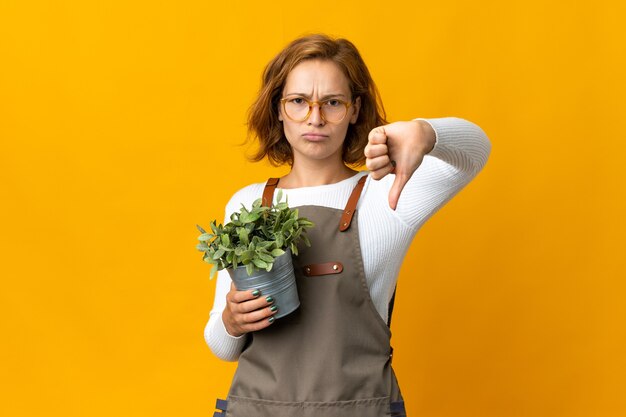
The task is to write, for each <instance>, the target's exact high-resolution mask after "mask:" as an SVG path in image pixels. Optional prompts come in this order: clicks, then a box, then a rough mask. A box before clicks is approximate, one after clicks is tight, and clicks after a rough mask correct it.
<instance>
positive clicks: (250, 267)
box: [246, 263, 254, 276]
mask: <svg viewBox="0 0 626 417" xmlns="http://www.w3.org/2000/svg"><path fill="white" fill-rule="evenodd" d="M246 272H247V273H248V276H250V275H252V274H253V273H254V265H253V264H251V263H250V264H248V265H246Z"/></svg>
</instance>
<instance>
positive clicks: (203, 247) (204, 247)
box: [196, 242, 209, 252]
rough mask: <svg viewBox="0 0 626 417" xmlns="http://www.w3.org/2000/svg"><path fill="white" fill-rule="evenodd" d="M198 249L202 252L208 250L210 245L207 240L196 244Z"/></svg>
mask: <svg viewBox="0 0 626 417" xmlns="http://www.w3.org/2000/svg"><path fill="white" fill-rule="evenodd" d="M196 249H198V250H199V251H202V252H206V251H208V250H209V245H207V244H206V242H202V243H198V244H197V245H196Z"/></svg>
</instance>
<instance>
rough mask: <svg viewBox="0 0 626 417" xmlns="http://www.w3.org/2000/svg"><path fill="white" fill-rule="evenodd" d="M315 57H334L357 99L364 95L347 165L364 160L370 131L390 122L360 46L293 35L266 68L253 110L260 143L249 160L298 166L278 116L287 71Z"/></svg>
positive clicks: (351, 130)
mask: <svg viewBox="0 0 626 417" xmlns="http://www.w3.org/2000/svg"><path fill="white" fill-rule="evenodd" d="M310 59H321V60H329V61H332V62H335V63H336V64H337V65H338V66H339V68H341V70H342V71H343V73H344V74H345V76H346V78H347V79H348V81H349V83H350V86H349V87H350V91H351V93H352V101H353V102H354V101H355V100H356V98H357V97H361V109H360V111H359V116H358V119H357V121H356V123H355V124H350V125H349V127H348V131H347V133H346V138H345V140H344V143H343V151H342V158H343V161H344V163H345V164H348V165H353V166H360V165H363V164H364V162H365V155H364V154H363V150H364V149H365V145H367V137H368V134H369V132H370V131H371V130H372V129H374V128H375V127H377V126H381V125H384V124H386V123H387V121H386V115H385V109H384V107H383V104H382V100H381V98H380V94H379V92H378V89H377V88H376V84H375V83H374V80H373V79H372V77H371V75H370V72H369V70H368V69H367V66H366V65H365V62H364V61H363V59H362V58H361V55H360V54H359V51H358V50H357V48H356V47H355V46H354V45H353V44H352V42H350V41H348V40H347V39H341V38H340V39H333V38H331V37H329V36H328V35H324V34H313V35H307V36H303V37H300V38H297V39H295V40H293V41H292V42H291V43H290V44H289V45H287V46H286V47H285V48H284V49H283V50H282V51H280V53H278V55H276V56H275V57H274V58H273V59H272V60H271V61H270V62H269V63H268V64H267V66H266V67H265V70H264V71H263V77H262V83H261V88H260V90H259V93H258V96H257V98H256V100H255V102H254V103H253V104H252V105H251V106H250V109H249V111H248V140H249V141H250V140H254V139H253V138H256V139H258V141H259V145H260V146H259V149H258V150H257V151H256V153H255V154H254V155H252V156H250V157H249V159H250V160H251V161H254V162H258V161H261V160H262V159H264V158H265V157H267V158H268V160H269V162H270V163H271V164H272V165H274V166H280V165H284V164H289V165H293V151H292V149H291V145H290V144H289V142H287V138H286V137H285V133H284V131H283V125H282V123H281V122H280V120H279V119H278V115H279V110H278V109H279V104H280V98H281V95H282V91H283V88H284V86H285V82H286V80H287V76H288V75H289V73H290V72H291V70H292V69H293V68H294V67H295V66H296V65H298V64H299V63H300V62H302V61H305V60H310Z"/></svg>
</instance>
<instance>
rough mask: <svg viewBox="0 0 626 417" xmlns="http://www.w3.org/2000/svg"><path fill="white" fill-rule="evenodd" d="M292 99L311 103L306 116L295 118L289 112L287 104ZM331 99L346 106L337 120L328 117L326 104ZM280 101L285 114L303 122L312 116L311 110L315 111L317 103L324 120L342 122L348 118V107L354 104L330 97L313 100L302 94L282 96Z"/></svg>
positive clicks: (295, 120)
mask: <svg viewBox="0 0 626 417" xmlns="http://www.w3.org/2000/svg"><path fill="white" fill-rule="evenodd" d="M290 100H304V101H305V102H306V103H307V104H308V105H309V110H308V111H307V113H306V116H304V117H301V118H295V117H293V115H291V114H289V111H288V110H287V105H288V102H289V101H290ZM331 101H337V102H339V104H341V105H342V106H343V107H344V112H343V116H341V118H338V119H336V120H335V119H330V120H329V119H327V118H326V114H325V111H324V105H325V104H328V102H331ZM280 102H281V104H282V106H283V112H284V113H285V115H287V117H288V118H289V119H291V120H293V121H294V122H303V121H305V120H306V119H308V118H309V116H311V112H312V111H313V106H315V105H316V104H317V105H318V106H319V108H320V117H321V118H322V120H324V121H325V122H327V123H340V122H341V121H342V120H343V119H345V118H346V115H347V114H348V109H350V107H351V106H352V103H350V102H347V101H343V100H340V99H338V98H329V99H326V100H321V101H311V100H308V99H306V98H304V97H301V96H291V97H283V98H281V99H280Z"/></svg>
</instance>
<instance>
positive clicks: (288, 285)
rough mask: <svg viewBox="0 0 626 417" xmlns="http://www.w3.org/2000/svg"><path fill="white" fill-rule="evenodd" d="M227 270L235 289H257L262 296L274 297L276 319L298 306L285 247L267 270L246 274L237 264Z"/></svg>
mask: <svg viewBox="0 0 626 417" xmlns="http://www.w3.org/2000/svg"><path fill="white" fill-rule="evenodd" d="M227 271H228V273H229V274H230V277H231V279H232V280H233V282H234V283H235V287H236V288H237V290H239V291H244V290H252V289H257V290H259V291H261V294H262V295H264V296H268V295H271V296H272V298H273V299H274V305H275V306H277V307H278V312H277V313H276V314H274V317H275V318H277V319H278V318H281V317H284V316H286V315H287V314H289V313H291V312H292V311H294V310H295V309H297V308H298V307H299V306H300V299H299V298H298V287H297V286H296V276H295V274H294V272H293V263H292V262H291V250H290V249H287V250H286V251H285V253H283V254H282V255H280V256H279V257H277V258H276V259H275V260H274V266H272V270H271V271H269V272H267V271H265V270H262V271H254V272H253V273H252V275H248V272H246V267H245V266H238V267H237V268H235V269H233V268H228V269H227Z"/></svg>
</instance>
